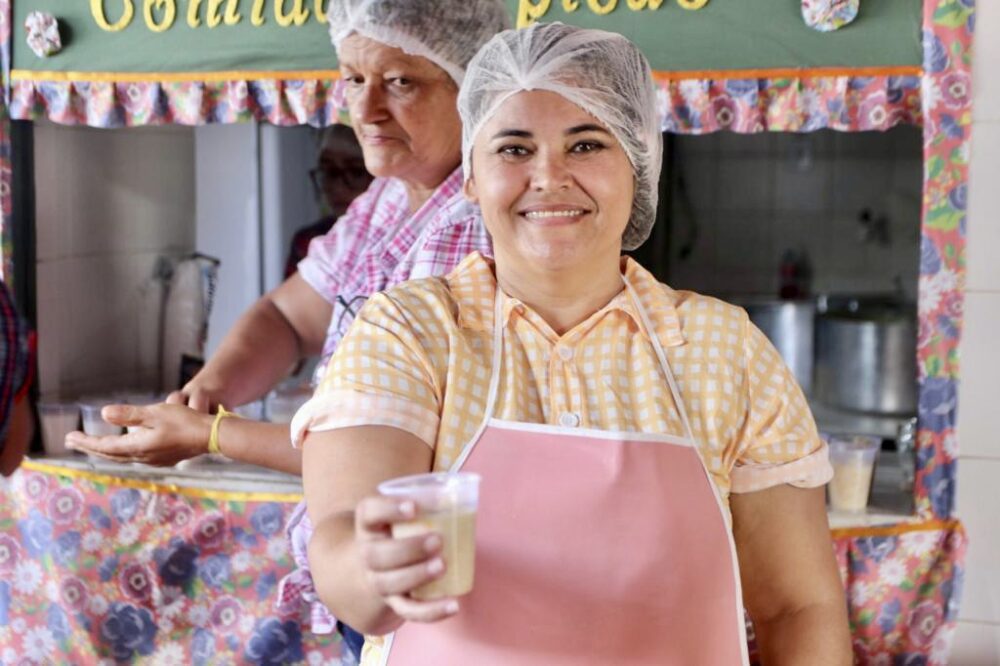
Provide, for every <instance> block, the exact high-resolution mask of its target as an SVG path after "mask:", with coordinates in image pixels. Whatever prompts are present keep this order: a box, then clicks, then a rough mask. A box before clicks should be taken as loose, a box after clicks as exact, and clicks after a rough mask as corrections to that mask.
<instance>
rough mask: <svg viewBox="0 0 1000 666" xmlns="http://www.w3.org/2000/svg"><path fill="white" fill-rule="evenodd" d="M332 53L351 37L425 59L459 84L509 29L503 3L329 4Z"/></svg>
mask: <svg viewBox="0 0 1000 666" xmlns="http://www.w3.org/2000/svg"><path fill="white" fill-rule="evenodd" d="M326 18H327V21H328V22H329V24H330V39H331V40H332V41H333V46H334V48H336V49H339V48H340V42H341V41H343V40H344V38H346V37H347V36H348V35H350V34H351V33H355V32H356V33H358V34H359V35H362V36H364V37H368V38H369V39H374V40H375V41H377V42H382V43H383V44H387V45H389V46H394V47H396V48H398V49H402V50H403V51H405V52H407V53H409V54H410V55H416V56H421V57H424V58H427V59H428V60H430V61H431V62H433V63H434V64H435V65H437V66H438V67H440V68H441V69H443V70H444V71H446V72H448V74H449V75H450V76H451V78H452V79H454V80H455V83H456V84H458V85H461V84H462V77H463V75H464V73H465V66H466V65H467V64H468V62H469V60H471V59H472V56H474V55H475V54H476V51H478V50H479V47H480V46H482V45H483V44H485V43H486V41H487V40H488V39H489V38H490V37H492V36H493V35H495V34H497V33H498V32H500V31H501V30H504V29H506V28H508V27H510V16H509V14H508V13H507V7H506V5H505V4H504V2H503V0H330V2H329V6H328V7H327V10H326Z"/></svg>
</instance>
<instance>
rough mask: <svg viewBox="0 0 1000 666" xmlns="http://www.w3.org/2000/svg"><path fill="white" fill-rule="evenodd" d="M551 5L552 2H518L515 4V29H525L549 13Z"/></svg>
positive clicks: (549, 0)
mask: <svg viewBox="0 0 1000 666" xmlns="http://www.w3.org/2000/svg"><path fill="white" fill-rule="evenodd" d="M574 1H575V0H574ZM563 2H566V0H563ZM551 5H552V0H538V1H537V2H533V1H532V0H520V1H519V2H518V4H517V27H518V28H527V27H528V26H529V25H531V24H532V23H534V22H535V21H537V20H538V19H540V18H542V17H543V16H545V12H547V11H549V7H550V6H551Z"/></svg>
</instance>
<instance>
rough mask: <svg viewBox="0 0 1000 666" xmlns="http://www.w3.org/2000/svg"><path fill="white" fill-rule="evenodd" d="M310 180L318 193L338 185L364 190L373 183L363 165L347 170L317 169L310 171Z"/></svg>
mask: <svg viewBox="0 0 1000 666" xmlns="http://www.w3.org/2000/svg"><path fill="white" fill-rule="evenodd" d="M309 180H311V181H312V184H313V187H315V188H316V190H317V192H322V191H324V190H328V189H330V188H332V187H334V186H335V185H337V183H342V184H343V185H344V186H346V187H348V188H350V189H364V188H365V187H368V183H369V182H371V176H370V175H369V174H368V172H367V171H365V168H364V167H363V166H361V165H358V166H351V167H348V168H346V169H336V168H332V169H331V168H329V167H327V168H323V167H315V168H313V169H309Z"/></svg>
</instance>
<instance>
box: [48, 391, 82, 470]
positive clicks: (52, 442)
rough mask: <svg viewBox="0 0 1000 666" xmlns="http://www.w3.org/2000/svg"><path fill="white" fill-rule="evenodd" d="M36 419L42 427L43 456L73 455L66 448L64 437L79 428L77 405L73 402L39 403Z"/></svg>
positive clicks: (78, 408) (78, 407) (78, 409)
mask: <svg viewBox="0 0 1000 666" xmlns="http://www.w3.org/2000/svg"><path fill="white" fill-rule="evenodd" d="M38 419H39V421H41V426H42V447H43V448H44V449H45V455H47V456H51V457H57V456H67V455H71V454H73V453H74V452H73V451H70V450H69V449H67V448H66V435H68V434H69V433H71V432H73V431H74V430H78V429H79V428H80V406H79V405H77V404H76V403H75V402H40V403H38Z"/></svg>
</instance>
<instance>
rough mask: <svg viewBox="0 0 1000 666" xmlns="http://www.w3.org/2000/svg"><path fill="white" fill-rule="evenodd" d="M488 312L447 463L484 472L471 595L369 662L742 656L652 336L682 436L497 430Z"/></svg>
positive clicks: (713, 494)
mask: <svg viewBox="0 0 1000 666" xmlns="http://www.w3.org/2000/svg"><path fill="white" fill-rule="evenodd" d="M626 288H627V289H628V290H629V292H630V294H631V297H632V299H633V301H634V302H635V305H636V307H637V308H638V310H639V314H640V316H641V318H642V322H643V326H644V327H645V328H646V330H647V331H653V330H654V329H653V327H652V326H651V325H650V322H649V319H648V317H647V315H646V313H645V312H644V311H643V309H642V305H641V303H640V302H639V299H638V298H637V297H636V295H635V292H634V291H633V290H632V288H631V285H629V284H628V282H627V280H626ZM500 303H501V300H500V297H499V290H498V295H497V297H496V309H495V316H494V338H493V339H494V340H495V341H496V343H495V345H494V350H493V376H492V379H491V383H490V392H489V397H488V399H487V407H486V415H485V418H484V420H483V425H482V426H481V427H480V430H479V432H478V433H477V434H476V436H474V437H473V438H472V440H471V441H470V442H469V443H468V444H467V445H466V447H465V449H464V451H463V453H462V455H461V456H460V457H459V459H458V460H457V461H456V462H455V464H454V465H453V467H452V469H453V470H459V469H462V470H465V471H473V472H478V473H479V474H481V475H482V484H481V487H480V504H479V515H478V518H477V524H476V573H475V587H474V589H473V590H472V592H471V593H470V594H468V595H466V596H465V597H462V598H461V599H460V601H459V603H460V607H461V610H460V611H459V612H458V614H457V615H456V616H455V617H453V618H451V619H448V620H445V621H443V622H438V623H432V624H422V623H417V622H409V623H407V624H405V625H403V626H402V627H400V628H399V629H398V630H397V631H396V632H395V633H394V634H392V635H391V636H388V637H387V638H386V642H385V645H384V647H383V653H382V663H383V664H391V666H408V665H411V664H412V665H424V664H433V665H435V666H438V665H442V666H443V665H449V664H456V665H459V664H461V665H463V666H464V665H470V664H473V665H475V666H490V665H494V664H495V665H497V666H501V665H502V666H510V665H517V666H535V665H537V666H542V665H545V666H552V665H559V664H566V665H569V664H573V665H574V666H576V665H580V664H602V665H604V664H629V665H630V666H635V665H638V664H649V665H653V664H656V665H657V666H660V665H663V664H677V665H683V666H697V665H702V664H703V665H705V666H726V665H729V664H746V663H748V660H747V646H746V634H745V625H744V616H743V604H742V599H741V593H740V581H739V571H738V568H737V563H736V551H735V547H734V544H733V540H732V535H731V532H730V530H729V527H728V523H727V521H726V518H725V514H724V510H723V507H722V503H721V500H720V498H719V495H718V491H717V489H716V487H715V484H714V483H712V481H711V479H710V477H709V474H708V470H707V469H706V468H705V465H704V463H703V462H702V459H701V456H700V454H699V451H698V447H697V446H696V445H695V443H694V440H693V437H692V434H691V433H692V431H691V427H690V424H689V422H688V418H687V414H686V412H685V410H684V405H683V403H682V401H681V399H680V392H679V391H678V389H677V385H676V382H675V381H674V377H673V374H672V373H671V371H670V366H669V365H668V363H667V359H666V355H665V354H664V352H663V348H662V346H661V345H660V343H659V341H658V340H657V339H656V336H655V335H651V336H650V339H651V340H652V342H653V346H654V348H655V351H656V354H657V356H658V358H659V361H660V366H661V368H662V371H663V375H664V379H665V381H666V382H667V384H668V385H669V386H670V391H671V394H672V395H673V399H674V402H675V403H676V407H677V410H678V412H679V414H680V416H681V420H682V421H683V423H684V428H685V431H686V433H685V436H674V435H652V434H643V433H629V432H610V431H602V430H587V429H581V428H575V427H571V426H573V425H575V424H576V423H579V416H578V415H576V414H572V413H567V414H563V415H561V417H560V419H559V421H560V423H561V424H562V426H549V425H538V424H531V423H517V422H510V421H501V420H498V419H494V418H492V414H493V410H494V408H495V403H496V396H497V390H498V386H499V376H500V370H501V358H502V349H503V326H502V319H501V316H500V313H501V309H500Z"/></svg>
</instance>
